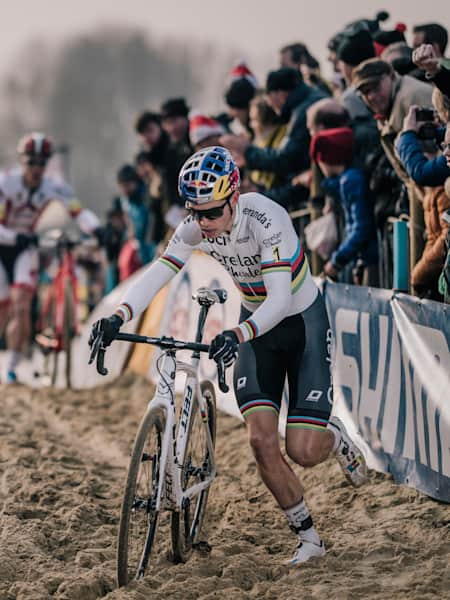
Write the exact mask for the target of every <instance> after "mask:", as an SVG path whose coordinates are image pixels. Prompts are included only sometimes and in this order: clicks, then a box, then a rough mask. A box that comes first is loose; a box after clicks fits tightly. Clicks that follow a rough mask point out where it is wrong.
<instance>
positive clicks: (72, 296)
mask: <svg viewBox="0 0 450 600" xmlns="http://www.w3.org/2000/svg"><path fill="white" fill-rule="evenodd" d="M82 244H83V245H86V244H87V245H88V247H92V239H91V238H89V237H86V239H84V238H83V237H82V235H81V234H79V235H76V236H74V235H70V234H68V233H66V232H65V231H64V230H62V229H52V230H50V231H47V232H46V234H45V235H40V236H39V248H40V249H41V250H42V249H44V250H51V251H52V252H54V253H55V256H56V260H57V265H58V266H57V271H56V274H55V275H54V277H53V278H52V280H51V283H50V284H49V286H48V290H47V294H46V296H45V300H44V302H43V304H42V308H41V310H40V314H39V317H38V323H37V331H38V333H37V334H36V336H35V339H36V342H37V344H38V346H39V347H40V349H41V350H42V352H43V354H44V358H45V360H44V369H43V371H44V372H43V374H42V375H43V377H44V378H45V380H48V381H49V383H50V384H51V385H55V383H56V379H57V375H58V359H59V357H60V355H61V352H65V355H66V361H65V368H64V384H65V386H66V387H67V388H70V387H71V364H72V351H71V348H72V340H73V338H74V337H75V336H76V335H77V334H78V333H79V320H78V295H77V283H78V282H77V275H76V269H75V267H76V259H75V256H74V248H75V247H76V246H80V245H82Z"/></svg>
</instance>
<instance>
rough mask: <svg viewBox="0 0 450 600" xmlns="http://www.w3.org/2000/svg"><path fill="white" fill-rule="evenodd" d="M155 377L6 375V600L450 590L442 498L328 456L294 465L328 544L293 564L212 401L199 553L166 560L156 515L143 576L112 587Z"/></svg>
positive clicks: (2, 505) (275, 514)
mask: <svg viewBox="0 0 450 600" xmlns="http://www.w3.org/2000/svg"><path fill="white" fill-rule="evenodd" d="M148 391H149V385H148V383H147V382H145V381H144V380H141V379H137V378H131V377H129V376H127V377H123V378H122V379H121V380H120V381H119V382H116V383H115V384H113V385H108V386H106V387H104V388H97V389H96V390H93V391H83V392H62V391H61V390H50V391H43V390H34V391H33V390H30V389H29V388H26V387H22V386H17V387H8V388H6V387H4V386H3V387H0V600H47V599H50V598H57V599H59V600H94V599H95V598H108V600H119V599H120V600H125V599H127V600H128V599H129V600H131V599H135V600H138V599H139V600H141V599H142V600H144V599H145V600H147V599H149V598H152V599H153V598H155V599H163V598H164V599H167V598H174V599H180V600H189V599H197V598H202V599H208V600H210V599H213V598H214V599H216V598H217V599H219V598H224V599H225V598H226V599H227V600H235V599H237V600H240V599H246V598H248V599H250V598H251V599H265V600H269V599H270V600H291V599H294V598H295V599H297V598H301V599H302V600H307V599H309V598H320V599H323V598H327V599H338V600H345V599H349V600H355V599H372V598H373V599H375V598H376V599H381V600H385V599H393V600H398V599H403V598H405V599H406V598H407V599H408V600H427V599H432V598H433V599H439V600H440V599H445V598H450V565H449V563H450V561H449V558H450V506H448V505H444V504H439V503H437V502H435V501H432V500H430V499H428V498H427V497H425V496H423V495H421V494H419V493H416V492H415V491H413V490H410V489H408V488H401V487H397V486H394V485H393V484H392V482H391V481H390V479H389V478H388V477H385V476H382V475H380V474H376V473H372V474H371V480H370V483H369V484H368V485H367V486H366V487H365V488H363V489H362V490H359V491H355V490H353V489H352V488H350V487H348V485H347V484H346V483H345V481H344V478H343V476H342V475H341V472H340V471H339V469H338V467H337V465H336V464H335V463H334V462H327V463H325V464H323V465H321V466H320V467H317V468H315V469H313V470H310V471H307V472H305V473H303V474H302V476H303V480H304V482H305V483H306V487H307V489H308V490H309V491H308V494H307V500H308V504H309V506H310V509H311V510H312V512H313V516H314V518H315V522H316V525H317V527H318V529H319V530H320V532H321V533H322V535H323V538H324V540H325V543H326V546H327V548H328V553H327V555H326V557H325V558H323V559H319V560H316V561H311V562H310V563H308V564H307V565H304V566H303V567H301V568H296V569H293V570H292V569H291V570H289V569H287V568H286V567H285V565H284V561H285V560H286V559H287V558H288V557H289V555H290V553H291V551H292V549H293V547H294V546H295V539H294V537H293V536H292V534H291V533H290V532H289V530H288V528H287V526H286V524H285V521H284V517H283V515H282V514H281V513H280V512H279V511H278V509H277V508H276V506H275V503H274V501H273V499H272V497H271V496H270V494H269V493H268V492H267V491H266V490H265V488H264V487H263V485H262V484H261V483H260V482H259V478H258V475H257V473H256V469H255V463H254V460H253V457H252V456H251V453H250V451H249V449H248V447H247V443H246V437H245V429H244V427H243V425H242V424H241V423H239V422H238V421H236V420H234V419H233V418H231V417H228V416H224V415H220V419H219V431H218V442H217V447H218V469H219V477H218V479H217V480H216V482H215V483H214V487H213V490H212V493H211V495H210V505H209V513H208V520H207V524H206V530H205V535H204V537H205V539H207V540H208V542H209V543H210V544H211V545H212V552H211V553H210V554H207V555H202V554H200V553H195V554H194V555H193V557H192V559H191V560H190V561H189V563H187V564H185V565H173V564H172V563H171V562H170V561H169V560H168V558H167V553H168V551H169V545H168V543H167V542H166V543H164V541H163V538H164V533H165V531H167V522H166V523H165V522H164V519H163V521H162V525H161V529H160V530H159V535H158V541H159V542H160V544H161V548H162V551H161V552H160V553H159V554H157V555H156V556H155V560H154V563H153V570H152V569H150V573H149V575H148V577H147V578H146V579H145V580H144V582H142V583H139V584H131V585H130V586H128V588H122V589H120V590H118V589H115V543H116V531H117V524H118V512H119V505H120V500H121V493H122V485H123V481H124V477H125V470H126V465H127V461H128V455H129V451H130V447H131V444H132V441H133V437H134V433H135V430H136V426H137V423H138V420H139V418H140V416H141V415H142V412H143V410H144V406H145V398H146V397H147V394H148Z"/></svg>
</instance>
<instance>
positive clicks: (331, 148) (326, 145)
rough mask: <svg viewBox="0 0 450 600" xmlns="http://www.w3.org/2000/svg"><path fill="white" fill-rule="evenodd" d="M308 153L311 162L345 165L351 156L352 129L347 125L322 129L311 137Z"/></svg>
mask: <svg viewBox="0 0 450 600" xmlns="http://www.w3.org/2000/svg"><path fill="white" fill-rule="evenodd" d="M309 154H310V156H311V161H312V162H318V161H321V162H324V163H326V164H328V165H345V164H347V163H349V162H350V161H351V160H352V156H353V131H352V130H351V129H350V128H349V127H338V128H336V129H324V130H323V131H320V132H319V133H316V135H314V136H313V138H312V139H311V144H310V146H309Z"/></svg>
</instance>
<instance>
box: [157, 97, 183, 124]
mask: <svg viewBox="0 0 450 600" xmlns="http://www.w3.org/2000/svg"><path fill="white" fill-rule="evenodd" d="M188 114H189V106H188V105H187V104H186V100H185V99H184V98H169V99H168V100H166V101H165V102H164V103H163V104H162V105H161V118H162V119H168V118H170V117H187V116H188Z"/></svg>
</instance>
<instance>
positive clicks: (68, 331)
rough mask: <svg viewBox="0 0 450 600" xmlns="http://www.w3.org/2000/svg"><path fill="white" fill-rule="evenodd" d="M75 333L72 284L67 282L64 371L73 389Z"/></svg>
mask: <svg viewBox="0 0 450 600" xmlns="http://www.w3.org/2000/svg"><path fill="white" fill-rule="evenodd" d="M74 333H75V323H74V305H73V289H72V282H71V281H70V280H67V281H66V283H65V285H64V313H63V329H62V347H63V349H64V350H65V351H66V365H65V369H64V376H65V380H66V381H65V383H66V387H67V388H70V387H71V366H72V339H73V336H74Z"/></svg>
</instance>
